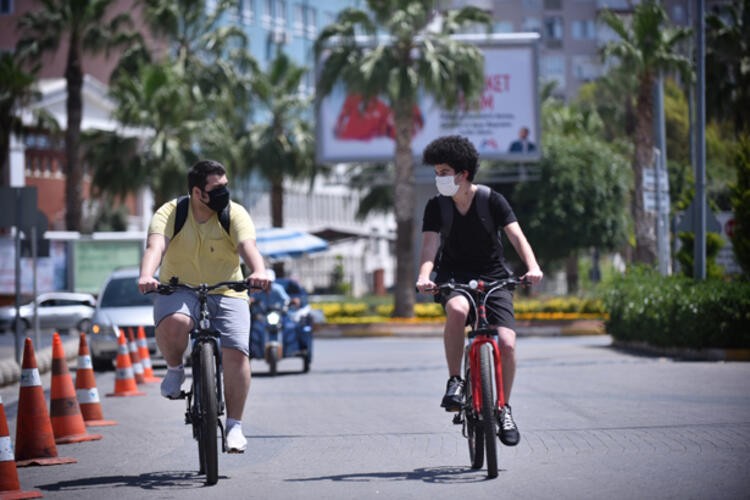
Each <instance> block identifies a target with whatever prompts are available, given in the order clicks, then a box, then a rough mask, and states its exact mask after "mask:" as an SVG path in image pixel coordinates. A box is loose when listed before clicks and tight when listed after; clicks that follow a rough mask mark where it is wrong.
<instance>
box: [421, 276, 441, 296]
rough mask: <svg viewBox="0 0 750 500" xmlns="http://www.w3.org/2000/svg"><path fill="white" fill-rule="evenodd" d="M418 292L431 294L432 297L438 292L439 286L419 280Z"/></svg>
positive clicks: (425, 280)
mask: <svg viewBox="0 0 750 500" xmlns="http://www.w3.org/2000/svg"><path fill="white" fill-rule="evenodd" d="M417 291H418V292H419V293H431V294H432V295H435V294H436V293H437V292H438V287H437V285H436V284H435V283H434V282H433V281H432V280H430V279H429V278H428V279H421V278H420V279H418V280H417Z"/></svg>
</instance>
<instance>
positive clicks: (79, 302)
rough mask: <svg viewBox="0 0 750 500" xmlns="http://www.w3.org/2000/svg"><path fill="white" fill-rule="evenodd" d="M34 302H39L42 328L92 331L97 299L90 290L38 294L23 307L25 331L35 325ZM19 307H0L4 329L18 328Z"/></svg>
mask: <svg viewBox="0 0 750 500" xmlns="http://www.w3.org/2000/svg"><path fill="white" fill-rule="evenodd" d="M34 302H36V305H37V316H38V317H39V328H41V329H55V330H60V333H63V331H64V330H65V333H67V330H71V329H76V330H78V331H79V332H85V331H88V329H89V326H90V325H91V317H92V316H93V315H94V306H95V305H96V299H95V298H94V296H93V295H91V294H88V293H73V292H49V293H41V294H39V295H37V297H36V300H35V301H32V302H29V303H27V304H23V305H21V306H20V307H19V312H20V321H21V330H22V331H25V330H27V329H29V328H31V327H33V326H34ZM15 322H16V307H15V306H5V307H0V331H4V330H10V331H11V332H13V331H15Z"/></svg>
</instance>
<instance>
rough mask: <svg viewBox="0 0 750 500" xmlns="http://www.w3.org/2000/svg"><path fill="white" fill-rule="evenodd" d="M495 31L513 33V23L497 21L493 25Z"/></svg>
mask: <svg viewBox="0 0 750 500" xmlns="http://www.w3.org/2000/svg"><path fill="white" fill-rule="evenodd" d="M494 31H495V33H513V23H512V22H510V21H498V22H496V23H495V27H494Z"/></svg>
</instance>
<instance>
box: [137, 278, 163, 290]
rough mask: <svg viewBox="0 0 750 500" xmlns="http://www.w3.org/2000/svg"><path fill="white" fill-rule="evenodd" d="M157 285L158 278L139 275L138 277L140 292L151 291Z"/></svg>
mask: <svg viewBox="0 0 750 500" xmlns="http://www.w3.org/2000/svg"><path fill="white" fill-rule="evenodd" d="M157 286H159V280H157V279H156V278H154V277H153V276H146V277H143V276H141V277H139V278H138V291H140V292H141V293H148V292H153V291H154V290H156V287H157Z"/></svg>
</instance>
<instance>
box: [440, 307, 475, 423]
mask: <svg viewBox="0 0 750 500" xmlns="http://www.w3.org/2000/svg"><path fill="white" fill-rule="evenodd" d="M467 314H469V302H468V301H467V300H466V299H465V298H464V297H461V296H458V297H453V298H451V299H450V300H449V301H448V302H447V303H446V304H445V328H444V330H443V344H444V346H445V360H446V361H447V363H448V376H449V378H448V383H447V384H446V387H445V395H444V396H443V400H442V402H441V403H440V406H441V407H443V408H445V409H446V410H447V411H459V410H460V409H461V404H463V387H464V381H463V380H461V358H462V357H463V351H464V325H466V315H467Z"/></svg>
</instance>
